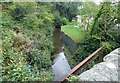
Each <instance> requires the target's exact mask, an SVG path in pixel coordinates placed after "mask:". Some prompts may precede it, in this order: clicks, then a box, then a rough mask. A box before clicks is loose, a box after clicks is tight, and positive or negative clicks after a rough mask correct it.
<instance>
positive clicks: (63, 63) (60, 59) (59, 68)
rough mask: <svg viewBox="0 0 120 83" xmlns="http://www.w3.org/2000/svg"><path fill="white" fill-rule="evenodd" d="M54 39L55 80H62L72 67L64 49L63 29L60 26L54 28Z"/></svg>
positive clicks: (53, 66)
mask: <svg viewBox="0 0 120 83" xmlns="http://www.w3.org/2000/svg"><path fill="white" fill-rule="evenodd" d="M53 40H54V47H55V48H54V60H53V65H52V73H53V81H60V78H62V77H63V76H64V75H65V74H67V73H68V72H69V71H70V70H71V68H70V65H69V63H68V61H67V59H66V57H65V54H64V51H63V44H62V41H61V30H60V29H58V28H55V29H54V32H53Z"/></svg>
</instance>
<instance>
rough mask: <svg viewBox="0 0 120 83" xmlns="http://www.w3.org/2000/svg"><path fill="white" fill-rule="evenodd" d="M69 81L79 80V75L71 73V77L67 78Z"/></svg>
mask: <svg viewBox="0 0 120 83" xmlns="http://www.w3.org/2000/svg"><path fill="white" fill-rule="evenodd" d="M67 81H68V82H76V81H79V80H78V77H76V76H74V75H71V76H70V77H69V78H67Z"/></svg>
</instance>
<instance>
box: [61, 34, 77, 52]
mask: <svg viewBox="0 0 120 83" xmlns="http://www.w3.org/2000/svg"><path fill="white" fill-rule="evenodd" d="M61 39H62V42H63V44H65V45H66V46H68V47H69V49H70V51H71V53H73V54H74V53H75V51H76V49H77V43H75V42H74V41H73V40H72V39H71V38H70V37H68V36H67V35H66V34H65V33H64V32H61Z"/></svg>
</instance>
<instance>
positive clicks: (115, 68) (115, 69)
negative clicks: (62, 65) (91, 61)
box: [78, 48, 120, 81]
mask: <svg viewBox="0 0 120 83" xmlns="http://www.w3.org/2000/svg"><path fill="white" fill-rule="evenodd" d="M103 61H104V62H101V63H98V64H96V65H94V66H93V68H91V69H90V70H87V71H85V72H83V73H82V74H80V75H79V76H78V78H79V80H80V81H120V76H119V75H120V64H118V63H119V61H120V48H117V49H115V50H114V51H112V52H111V53H109V54H108V55H106V56H105V57H104V58H103Z"/></svg>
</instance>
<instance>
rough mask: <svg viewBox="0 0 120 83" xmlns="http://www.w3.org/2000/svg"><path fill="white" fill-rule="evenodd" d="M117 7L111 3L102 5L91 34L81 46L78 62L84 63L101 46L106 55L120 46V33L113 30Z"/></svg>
mask: <svg viewBox="0 0 120 83" xmlns="http://www.w3.org/2000/svg"><path fill="white" fill-rule="evenodd" d="M116 5H117V4H112V3H111V2H104V3H102V7H101V9H100V11H99V12H98V14H97V16H96V18H95V20H94V23H93V26H92V30H91V32H90V34H88V37H87V38H86V39H85V40H84V41H83V42H81V43H80V44H79V47H78V49H77V51H76V54H75V60H76V61H78V62H80V61H82V60H83V59H85V58H86V57H87V56H88V55H89V54H91V53H92V52H94V51H95V50H96V49H98V48H99V47H100V46H103V47H104V49H103V50H102V51H103V53H104V55H106V54H108V53H109V52H111V51H112V50H114V49H115V48H117V47H119V46H120V42H119V41H118V40H119V38H120V34H119V33H120V31H117V30H114V29H113V26H114V25H115V24H116V23H115V22H114V20H115V18H116V12H117V11H116ZM113 11H114V12H113Z"/></svg>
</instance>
